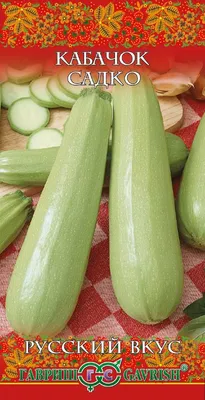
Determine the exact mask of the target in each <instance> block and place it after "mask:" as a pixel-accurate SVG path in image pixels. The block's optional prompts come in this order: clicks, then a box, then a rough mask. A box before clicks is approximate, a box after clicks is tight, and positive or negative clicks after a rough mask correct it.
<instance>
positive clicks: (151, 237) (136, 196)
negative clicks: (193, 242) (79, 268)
mask: <svg viewBox="0 0 205 400" xmlns="http://www.w3.org/2000/svg"><path fill="white" fill-rule="evenodd" d="M113 98H114V129H113V149H112V169H111V182H110V205H109V210H110V221H109V222H110V268H111V277H112V283H113V288H114V291H115V295H116V297H117V300H118V302H119V304H120V306H121V307H122V309H123V310H124V311H125V312H126V313H127V314H128V315H129V316H130V317H132V318H134V319H136V320H137V321H140V322H142V323H144V324H156V323H158V322H160V321H163V320H164V319H166V318H167V317H168V316H169V315H170V314H172V312H173V311H174V310H175V309H176V307H177V306H178V305H179V303H180V300H181V296H182V289H183V266H182V257H181V251H180V243H179V237H178V231H177V224H176V215H175V208H174V198H173V192H172V183H171V175H170V168H169V161H168V154H167V146H166V136H165V134H164V129H163V122H162V116H161V112H160V109H159V104H158V100H157V98H156V95H155V93H154V90H153V87H152V85H151V83H150V82H149V81H148V80H147V79H145V78H143V79H142V81H141V82H140V84H138V85H137V86H135V87H130V86H124V87H123V88H122V87H115V90H114V92H113Z"/></svg>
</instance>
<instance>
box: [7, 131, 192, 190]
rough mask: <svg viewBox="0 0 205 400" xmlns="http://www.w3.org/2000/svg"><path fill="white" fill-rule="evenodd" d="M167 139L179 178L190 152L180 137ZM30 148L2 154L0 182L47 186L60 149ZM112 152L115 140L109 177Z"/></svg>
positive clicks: (109, 151)
mask: <svg viewBox="0 0 205 400" xmlns="http://www.w3.org/2000/svg"><path fill="white" fill-rule="evenodd" d="M32 135H34V133H33V134H32ZM32 135H31V136H30V137H29V138H31V137H32ZM37 136H38V135H37ZM175 138H177V140H176V139H175ZM166 139H167V147H168V155H169V162H170V169H171V174H172V176H173V175H174V176H176V174H178V173H179V172H180V171H181V168H182V167H183V164H184V163H185V161H186V157H187V153H188V150H185V147H184V146H185V145H184V142H183V141H182V140H181V139H180V138H178V136H176V135H173V134H172V133H167V134H166ZM172 139H173V140H172ZM178 139H180V140H178ZM39 143H40V145H41V146H42V140H41V137H40V138H39ZM45 145H46V146H47V147H48V145H50V139H49V141H46V143H45V142H44V146H45ZM52 145H54V142H52ZM27 147H28V148H29V149H28V150H8V151H3V152H1V153H0V182H2V183H8V184H10V185H21V186H29V185H30V186H41V185H44V184H45V183H46V181H47V179H48V176H49V173H50V171H51V168H52V166H53V164H54V161H55V159H56V155H57V151H58V147H53V148H51V149H46V148H44V149H33V150H30V145H29V144H28V145H27ZM111 151H112V140H111V139H110V140H109V146H108V153H107V164H106V173H105V175H106V177H109V176H110V164H111Z"/></svg>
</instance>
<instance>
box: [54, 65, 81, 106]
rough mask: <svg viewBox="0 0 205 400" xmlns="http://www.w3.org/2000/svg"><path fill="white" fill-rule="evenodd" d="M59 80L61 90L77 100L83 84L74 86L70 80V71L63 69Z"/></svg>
mask: <svg viewBox="0 0 205 400" xmlns="http://www.w3.org/2000/svg"><path fill="white" fill-rule="evenodd" d="M58 82H59V85H60V88H61V90H62V91H63V92H64V93H65V94H67V96H69V97H71V98H73V99H74V100H76V99H77V98H78V97H79V95H80V92H81V91H82V89H83V87H82V86H73V85H71V84H70V83H69V82H68V71H65V70H62V71H61V72H60V74H59V75H58Z"/></svg>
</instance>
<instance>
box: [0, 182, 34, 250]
mask: <svg viewBox="0 0 205 400" xmlns="http://www.w3.org/2000/svg"><path fill="white" fill-rule="evenodd" d="M32 214H33V210H32V199H31V198H30V197H26V196H24V194H23V193H22V192H21V191H20V190H17V191H16V192H14V193H9V194H6V195H5V196H3V197H0V254H1V253H2V251H4V250H5V249H6V248H7V247H8V246H9V245H10V244H11V243H12V242H13V241H14V239H16V237H17V236H18V234H19V233H20V232H21V230H22V228H23V227H24V225H25V223H26V221H28V219H30V218H31V216H32Z"/></svg>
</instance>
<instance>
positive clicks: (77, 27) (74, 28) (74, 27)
mask: <svg viewBox="0 0 205 400" xmlns="http://www.w3.org/2000/svg"><path fill="white" fill-rule="evenodd" d="M80 28H81V25H80V24H79V22H75V23H74V22H71V24H70V30H71V31H73V32H78V31H79V30H80Z"/></svg>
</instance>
